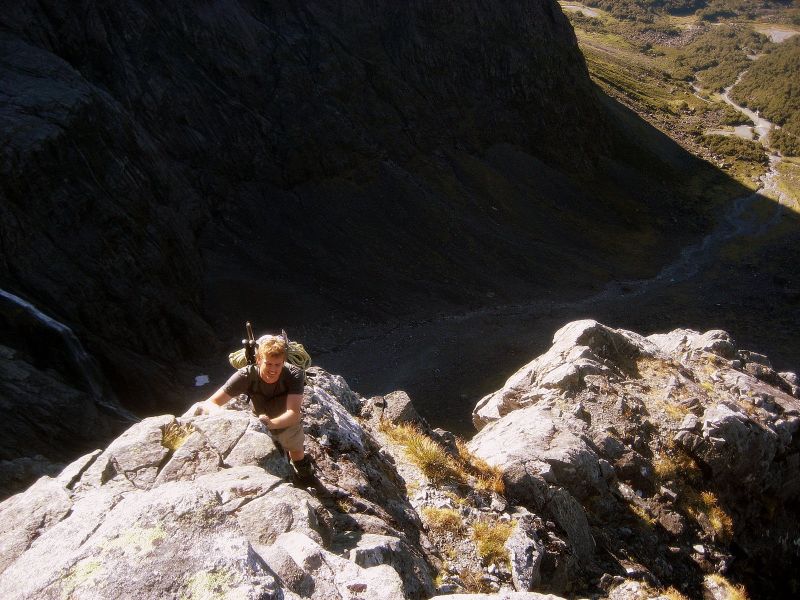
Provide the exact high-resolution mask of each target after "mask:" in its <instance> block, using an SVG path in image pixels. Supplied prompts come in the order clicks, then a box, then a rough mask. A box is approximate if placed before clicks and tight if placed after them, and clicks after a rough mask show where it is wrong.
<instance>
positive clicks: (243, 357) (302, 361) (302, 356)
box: [228, 323, 311, 375]
mask: <svg viewBox="0 0 800 600" xmlns="http://www.w3.org/2000/svg"><path fill="white" fill-rule="evenodd" d="M248 325H249V323H248ZM281 333H282V335H283V338H284V340H286V362H287V363H289V364H290V365H294V366H296V367H300V368H301V369H302V370H303V375H305V372H306V369H308V367H310V366H311V356H310V355H309V354H308V352H307V351H306V349H305V348H304V347H303V344H301V343H300V342H294V341H290V340H289V338H288V337H287V335H286V332H285V331H281ZM266 337H267V336H266V335H262V336H261V337H260V338H258V340H256V341H255V347H256V348H258V344H259V343H260V342H262V341H263V340H264V338H266ZM242 342H243V346H244V347H243V348H240V349H239V350H236V351H235V352H231V353H230V354H229V355H228V362H229V363H230V364H231V366H232V367H233V368H234V369H241V368H243V367H246V366H247V364H248V363H247V353H246V347H247V343H248V340H242Z"/></svg>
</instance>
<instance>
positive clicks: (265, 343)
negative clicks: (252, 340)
mask: <svg viewBox="0 0 800 600" xmlns="http://www.w3.org/2000/svg"><path fill="white" fill-rule="evenodd" d="M287 350H288V348H287V347H286V341H285V340H284V339H283V338H282V337H281V336H279V335H271V336H268V337H267V338H265V339H263V340H261V341H260V342H259V344H258V350H257V351H256V358H257V359H258V360H264V359H265V358H267V357H268V356H283V359H284V360H286V356H287Z"/></svg>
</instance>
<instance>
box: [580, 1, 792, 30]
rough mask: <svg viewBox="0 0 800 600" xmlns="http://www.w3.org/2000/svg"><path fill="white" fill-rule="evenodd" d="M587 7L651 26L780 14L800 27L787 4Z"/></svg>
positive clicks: (679, 3) (677, 3) (659, 3)
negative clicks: (662, 21) (664, 19)
mask: <svg viewBox="0 0 800 600" xmlns="http://www.w3.org/2000/svg"><path fill="white" fill-rule="evenodd" d="M585 4H586V5H587V6H592V7H596V8H602V9H603V10H606V11H608V12H609V13H611V14H612V15H614V17H615V18H617V19H620V20H631V21H638V22H641V23H652V22H653V21H655V20H656V19H658V18H659V17H661V16H663V15H687V14H694V15H695V16H696V17H697V18H698V19H701V20H703V21H709V22H717V21H722V20H725V19H738V20H741V19H755V18H758V17H761V16H766V15H769V14H772V13H774V12H775V11H777V10H780V11H782V12H783V13H788V17H789V19H790V21H791V22H794V23H797V24H800V14H798V13H799V12H800V11H798V10H797V9H796V8H793V7H790V6H787V4H788V2H786V1H785V0H783V1H782V0H586V2H585Z"/></svg>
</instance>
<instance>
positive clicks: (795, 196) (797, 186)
mask: <svg viewBox="0 0 800 600" xmlns="http://www.w3.org/2000/svg"><path fill="white" fill-rule="evenodd" d="M778 173H779V174H780V178H779V179H778V188H779V189H780V191H782V192H783V193H784V194H785V195H786V196H787V197H788V198H790V199H791V200H792V201H793V204H792V206H791V207H790V208H792V209H793V210H795V211H797V212H800V159H784V160H782V161H781V162H780V164H779V165H778Z"/></svg>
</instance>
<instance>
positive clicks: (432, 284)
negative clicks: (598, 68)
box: [0, 1, 691, 410]
mask: <svg viewBox="0 0 800 600" xmlns="http://www.w3.org/2000/svg"><path fill="white" fill-rule="evenodd" d="M340 4H341V3H335V2H300V3H296V2H286V3H280V2H276V3H270V4H269V5H264V4H262V3H251V2H234V1H227V2H210V3H204V4H201V5H191V6H188V5H187V6H182V7H177V8H176V7H164V6H162V5H160V4H158V3H150V2H132V1H130V2H118V3H100V4H98V3H93V2H92V3H90V2H82V3H78V4H71V5H70V6H69V7H66V6H64V5H62V3H58V2H20V3H17V5H16V6H13V7H10V8H7V9H5V10H4V12H3V14H2V16H0V56H2V59H1V60H0V75H1V76H2V81H3V86H2V94H3V96H4V99H3V100H4V101H3V102H2V103H0V128H1V129H2V138H3V144H2V163H1V164H0V168H1V169H2V170H1V171H0V180H2V183H0V200H2V201H1V202H0V244H2V249H3V253H2V260H1V261H0V283H2V286H3V287H5V288H8V289H10V290H12V291H14V292H15V293H18V294H20V295H22V296H24V297H26V298H28V299H30V300H31V301H33V302H34V303H36V304H37V305H40V306H41V307H43V308H46V309H48V310H49V311H50V312H51V313H52V314H54V315H55V316H57V317H59V318H60V319H63V320H64V321H65V322H67V323H69V324H70V325H71V326H73V328H74V329H75V331H76V333H77V334H78V336H79V337H81V338H82V339H83V340H84V341H85V342H86V345H87V347H88V348H89V349H90V351H92V352H93V353H94V354H95V355H96V356H98V357H99V359H100V361H101V363H102V366H103V367H104V370H105V371H106V373H107V374H108V375H109V376H110V377H111V379H112V381H113V383H114V384H115V388H116V391H117V392H118V393H119V394H120V395H121V396H122V398H123V400H127V401H128V402H129V403H135V404H136V405H137V406H138V407H139V408H140V409H142V410H153V409H155V407H156V406H158V405H159V403H160V402H161V401H163V400H164V399H165V398H166V397H169V396H171V391H172V390H175V387H174V386H175V384H176V381H175V379H176V377H175V375H173V374H170V373H168V372H167V371H166V370H165V367H164V365H167V364H175V363H179V362H181V361H182V360H185V359H197V358H201V357H202V356H204V355H207V354H209V353H211V352H218V350H219V348H218V347H217V346H216V345H215V343H214V342H215V339H218V338H219V337H220V336H221V335H224V336H226V337H228V336H230V323H236V324H237V325H239V323H240V322H241V321H243V320H244V318H245V317H249V318H257V319H259V320H260V323H259V325H262V323H263V326H265V327H267V326H273V325H275V326H280V325H292V324H293V323H299V322H304V323H308V322H314V321H316V320H319V319H323V318H331V317H337V316H348V317H357V318H365V319H375V320H381V319H384V318H385V317H386V316H387V315H392V316H398V315H399V316H400V317H402V316H403V315H412V314H418V313H420V312H425V311H432V310H436V309H442V308H446V307H448V306H465V305H479V304H482V303H486V302H489V301H497V300H502V299H507V298H509V297H512V296H513V295H514V294H516V293H520V292H526V293H532V292H533V293H536V292H539V291H541V290H542V289H544V288H547V289H559V288H563V287H565V286H567V285H569V286H570V287H572V286H577V285H581V284H588V283H590V282H592V281H596V280H598V279H600V280H603V279H606V278H608V277H611V276H631V275H633V274H635V273H639V272H641V271H648V270H653V269H655V268H656V266H657V265H658V264H659V262H660V261H661V260H662V259H663V257H664V255H665V254H666V253H668V252H669V251H670V249H671V247H670V246H669V245H668V244H667V245H664V244H662V242H663V239H664V233H665V232H666V230H667V226H666V225H665V223H671V220H668V219H667V217H668V214H667V212H668V210H673V209H674V205H673V208H669V209H668V208H667V205H665V204H664V203H663V200H664V197H665V196H666V194H665V191H664V188H663V186H662V184H661V181H662V179H663V176H664V174H665V173H671V172H673V171H674V170H675V169H677V170H680V169H686V168H690V167H691V162H690V161H688V160H687V159H686V158H685V157H679V158H676V159H674V160H673V158H658V157H654V160H653V161H645V162H647V170H646V172H645V173H642V172H641V171H640V170H639V169H638V168H636V165H633V164H629V165H625V164H623V163H620V162H619V160H616V159H615V160H613V161H609V160H608V159H607V158H603V157H604V156H606V157H607V156H611V155H612V154H613V153H614V152H616V150H618V149H619V148H620V145H619V144H620V141H619V140H620V139H621V135H620V134H619V133H617V132H616V130H615V129H614V127H613V126H612V125H611V124H610V123H609V122H608V120H607V119H606V117H605V116H604V114H605V113H604V109H603V108H601V106H600V103H599V102H598V101H597V98H596V93H595V91H594V88H593V87H592V85H591V83H590V82H589V79H588V76H587V73H586V69H585V66H584V63H583V59H582V57H581V56H580V54H579V52H578V49H577V45H576V42H575V38H574V35H573V33H572V30H571V28H570V26H569V25H568V23H567V21H566V19H565V18H564V16H563V15H562V13H561V12H560V10H559V9H558V7H557V5H556V4H555V3H554V2H549V1H530V2H522V1H517V2H506V3H501V4H500V5H497V4H483V3H479V2H459V3H442V2H422V1H419V2H404V3H393V2H348V3H345V6H340ZM631 166H633V167H634V168H633V169H631ZM639 166H641V165H639ZM642 190H647V193H646V194H644V193H643V192H642ZM685 233H690V232H685ZM670 243H676V240H671V242H670ZM631 257H633V258H631ZM490 299H495V300H490ZM267 315H268V316H267ZM267 319H269V322H264V321H266V320H267ZM183 383H184V382H182V381H179V382H178V387H180V386H181V385H183ZM176 397H177V396H176ZM178 401H179V402H185V398H184V397H182V395H181V397H180V399H179V400H178Z"/></svg>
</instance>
